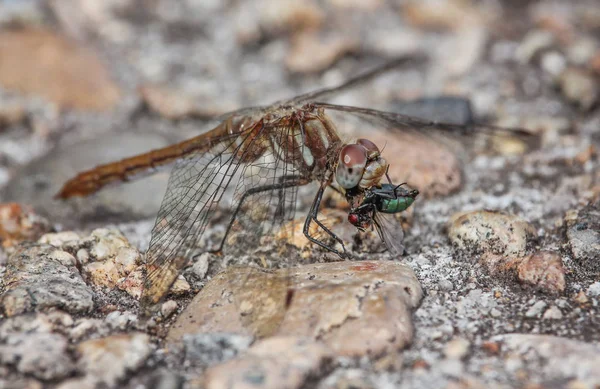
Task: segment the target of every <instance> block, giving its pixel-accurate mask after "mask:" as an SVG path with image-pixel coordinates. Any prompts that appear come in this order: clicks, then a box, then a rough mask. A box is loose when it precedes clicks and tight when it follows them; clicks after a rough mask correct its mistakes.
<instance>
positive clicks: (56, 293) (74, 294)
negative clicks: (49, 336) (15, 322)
mask: <svg viewBox="0 0 600 389" xmlns="http://www.w3.org/2000/svg"><path fill="white" fill-rule="evenodd" d="M56 257H57V256H56V248H55V247H53V246H49V245H36V244H30V245H25V246H22V247H20V248H19V249H18V250H17V251H16V252H15V253H14V254H13V255H11V256H10V257H9V259H8V263H7V271H6V273H5V274H4V277H3V278H4V282H5V284H6V285H8V287H7V290H6V292H5V293H4V294H3V295H2V303H3V305H4V310H5V312H6V314H7V315H8V316H13V315H17V314H21V313H24V312H27V311H32V310H41V309H48V308H52V307H56V308H60V309H63V310H65V311H67V312H70V313H84V312H89V311H90V310H91V309H92V308H93V305H94V304H93V300H92V298H93V292H92V290H91V289H90V288H89V287H88V286H87V285H86V284H85V282H84V281H83V279H82V278H81V275H80V274H79V272H78V270H77V268H76V267H75V266H65V265H64V264H63V263H62V262H61V261H60V260H57V259H56Z"/></svg>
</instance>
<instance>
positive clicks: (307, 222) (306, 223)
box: [303, 183, 347, 258]
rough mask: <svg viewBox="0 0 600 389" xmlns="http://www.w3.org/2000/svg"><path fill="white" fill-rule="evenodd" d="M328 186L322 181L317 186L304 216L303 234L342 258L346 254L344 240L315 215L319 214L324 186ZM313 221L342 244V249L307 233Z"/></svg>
mask: <svg viewBox="0 0 600 389" xmlns="http://www.w3.org/2000/svg"><path fill="white" fill-rule="evenodd" d="M327 186H328V184H327V183H322V184H321V186H320V187H319V191H318V192H317V195H316V196H315V199H314V201H313V204H312V206H311V207H310V211H309V213H308V215H307V216H306V220H305V221H304V229H303V232H304V236H306V238H307V239H308V240H310V241H311V242H313V243H315V244H317V245H319V246H321V247H323V248H324V249H326V250H329V251H331V252H333V253H336V254H337V255H339V256H340V257H342V258H344V257H346V256H347V253H346V246H344V242H343V241H342V240H341V239H340V238H339V237H338V236H337V235H336V234H334V233H333V232H331V230H329V228H327V227H326V226H325V225H324V224H323V223H321V222H320V221H319V220H318V219H317V215H318V214H319V206H320V205H321V200H322V199H323V192H324V191H325V188H326V187H327ZM313 221H314V222H315V223H316V224H317V225H318V226H319V227H321V228H322V229H323V231H325V232H326V233H327V234H328V235H329V236H331V237H332V238H333V239H335V240H336V241H337V242H338V243H339V244H341V245H342V249H343V252H341V251H339V250H336V249H335V248H333V247H331V246H329V245H327V244H325V243H324V242H322V241H320V240H318V239H316V238H314V237H312V236H311V235H310V233H309V228H310V223H311V222H313Z"/></svg>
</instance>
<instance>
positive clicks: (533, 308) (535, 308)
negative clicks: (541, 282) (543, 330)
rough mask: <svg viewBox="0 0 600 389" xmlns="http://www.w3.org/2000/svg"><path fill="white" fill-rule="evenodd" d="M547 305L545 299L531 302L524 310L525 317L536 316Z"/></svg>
mask: <svg viewBox="0 0 600 389" xmlns="http://www.w3.org/2000/svg"><path fill="white" fill-rule="evenodd" d="M547 306H548V304H546V302H545V301H541V300H540V301H538V302H536V303H535V304H533V305H532V306H531V307H530V308H529V309H528V310H527V312H525V317H529V318H532V317H537V316H539V315H540V314H541V313H542V311H543V310H544V309H545V308H546V307H547Z"/></svg>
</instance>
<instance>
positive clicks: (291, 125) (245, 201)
mask: <svg viewBox="0 0 600 389" xmlns="http://www.w3.org/2000/svg"><path fill="white" fill-rule="evenodd" d="M422 61H423V59H422V58H421V57H406V58H400V59H398V60H395V61H392V62H389V63H387V64H386V65H384V66H381V67H379V68H376V69H374V70H372V71H370V72H367V73H365V74H363V75H361V76H359V77H356V78H353V79H350V80H349V81H347V82H345V83H344V84H342V85H340V86H337V87H334V88H329V89H324V90H320V91H317V92H312V93H307V94H304V95H301V96H298V97H295V98H293V99H291V100H287V101H283V102H278V103H275V104H273V105H271V106H268V107H254V108H246V109H241V110H238V111H234V112H231V113H229V114H225V115H223V116H222V117H221V119H222V120H221V121H220V123H219V124H218V125H217V126H216V127H214V128H213V129H212V130H210V131H208V132H206V133H204V134H202V135H199V136H197V137H195V138H192V139H189V140H186V141H183V142H181V143H178V144H175V145H172V146H169V147H166V148H162V149H158V150H153V151H150V152H147V153H145V154H142V155H138V156H135V157H131V158H127V159H123V160H121V161H118V162H113V163H109V164H106V165H102V166H98V167H96V168H94V169H91V170H89V171H86V172H83V173H80V174H79V175H77V176H76V177H74V178H73V179H71V180H69V181H68V182H67V183H66V184H65V185H64V187H63V188H62V190H61V191H60V192H59V193H58V195H57V197H59V198H63V199H66V198H69V197H73V196H87V195H90V194H92V193H94V192H96V191H98V190H100V189H102V188H103V187H105V186H107V185H109V184H114V183H118V182H122V181H130V180H133V179H135V178H137V177H139V176H141V175H143V174H149V173H152V172H154V171H156V170H157V169H158V168H159V167H161V166H164V165H169V164H174V167H173V169H172V172H171V176H170V179H169V183H168V186H167V189H166V193H165V195H164V199H163V201H162V204H161V207H160V210H159V212H158V216H157V218H156V223H155V225H154V228H153V230H152V237H151V241H150V246H149V248H148V251H147V253H146V262H147V276H146V280H145V283H144V291H143V294H142V298H141V305H142V309H143V310H146V309H147V308H149V307H151V306H153V305H155V304H156V303H158V302H159V301H160V300H161V298H162V297H163V296H164V295H165V294H166V293H167V292H168V290H169V288H170V286H171V285H172V284H173V282H174V281H175V279H176V278H177V277H178V275H179V273H180V272H181V270H182V269H183V268H184V267H185V266H186V264H187V263H188V261H189V260H190V257H192V253H193V252H194V250H195V248H196V247H197V244H198V242H199V241H200V240H201V239H202V238H203V234H204V233H205V231H206V229H207V226H209V225H211V224H214V223H215V222H217V221H221V220H220V219H222V213H219V212H218V210H217V208H218V206H219V204H220V203H224V202H225V200H224V199H228V201H229V202H230V203H231V206H230V210H231V212H230V215H229V217H228V220H227V221H226V223H225V225H226V228H225V233H224V234H223V237H222V239H221V240H220V243H219V244H217V245H216V247H213V248H211V249H210V250H209V249H207V250H206V251H221V249H223V246H224V245H225V243H226V242H227V238H228V235H231V234H234V233H238V232H240V231H244V233H246V234H250V235H251V236H252V238H251V239H247V240H246V241H247V242H248V243H249V242H250V241H254V242H257V241H258V239H257V238H259V237H261V236H264V235H265V234H270V233H271V234H272V233H273V232H275V231H278V229H279V228H281V226H282V225H283V224H284V223H286V222H288V221H290V220H293V218H294V212H295V207H296V200H297V194H298V188H299V187H300V186H303V185H307V184H309V183H312V182H316V183H317V184H318V189H317V192H316V194H315V196H314V200H313V202H312V205H311V206H310V209H309V211H308V215H307V216H306V219H305V222H304V225H303V233H304V235H305V236H306V238H307V239H308V240H309V241H311V242H313V243H314V244H316V245H318V246H320V247H322V248H324V249H325V250H328V251H331V252H333V253H335V254H337V255H339V256H341V257H345V256H348V251H347V250H346V246H345V245H344V242H343V241H342V239H340V238H339V237H338V236H337V235H336V234H334V233H333V232H332V231H331V230H330V229H329V228H328V227H327V226H326V225H325V224H324V223H322V221H321V220H320V219H319V208H320V205H321V201H322V199H323V193H324V191H325V190H326V189H327V188H329V187H333V188H334V189H336V190H337V191H338V192H340V193H342V194H343V195H344V196H345V198H346V199H347V201H348V203H349V204H350V207H351V209H364V206H365V204H363V202H364V201H365V194H368V195H369V199H370V200H369V202H371V203H375V201H374V200H373V199H374V198H375V200H377V196H381V193H387V194H389V193H392V194H393V193H395V191H394V190H388V191H387V192H386V191H385V190H379V191H377V190H376V188H380V187H382V181H384V180H386V176H387V169H388V167H389V166H388V163H387V162H386V160H385V159H384V158H383V157H382V156H381V152H380V149H379V148H378V147H377V146H376V145H375V144H374V143H373V142H371V141H369V140H367V139H358V140H356V141H354V142H350V143H345V142H344V141H343V140H342V138H341V136H340V134H339V133H338V130H337V128H336V124H335V123H334V121H333V120H332V119H331V117H330V114H331V113H334V112H338V113H343V114H344V115H353V116H356V117H358V118H361V119H363V120H367V121H369V122H370V123H376V124H380V125H381V126H383V127H386V128H393V129H395V130H399V131H413V132H417V133H424V134H430V133H447V134H459V135H468V134H470V133H472V131H473V129H474V127H468V126H460V125H454V124H445V123H436V122H432V121H427V120H422V119H418V118H415V117H410V116H405V115H401V114H397V113H391V112H384V111H378V110H374V109H367V108H357V107H350V106H343V105H334V104H328V103H324V102H322V101H324V100H326V99H327V98H330V97H332V96H333V95H336V94H338V93H340V92H342V91H344V90H347V89H349V88H351V87H354V86H356V85H357V84H360V83H363V82H365V81H367V80H370V79H372V78H373V77H375V76H377V75H379V74H381V73H383V72H386V71H389V70H390V69H392V68H396V67H400V66H406V65H409V66H410V65H414V64H416V63H421V62H422ZM476 128H477V130H481V129H487V130H491V132H499V131H503V132H505V131H509V132H515V133H517V134H525V135H526V133H523V131H521V130H506V129H500V128H495V127H492V126H477V127H476ZM388 181H389V180H388ZM383 185H387V186H388V187H390V188H391V187H392V186H391V185H392V183H391V182H388V183H386V184H383ZM374 196H375V197H374ZM361 207H362V208H361ZM370 209H374V208H373V207H371V208H370ZM356 214H357V212H354V213H352V212H351V215H352V216H351V219H352V218H356ZM371 215H372V216H371ZM360 216H361V225H372V224H373V223H375V224H377V220H365V218H367V219H369V218H371V217H375V214H374V213H366V212H363V213H360ZM350 222H351V223H353V224H356V223H355V222H352V220H350ZM313 223H314V224H316V228H317V229H318V230H319V231H320V232H321V234H322V235H323V236H325V237H327V239H326V240H325V239H321V238H319V237H318V236H315V235H314V234H313V233H311V231H312V230H313V229H314V228H315V226H314V225H313ZM386 228H394V227H386ZM395 228H396V229H399V231H400V232H401V231H402V229H401V226H400V225H397V226H396V227H395ZM380 236H381V237H382V238H383V239H384V240H385V242H384V243H385V245H386V246H387V247H388V248H389V249H390V250H392V251H394V252H399V253H400V254H401V253H402V250H403V246H402V242H401V236H402V235H401V234H398V233H396V234H394V233H393V232H392V233H390V231H387V232H386V231H383V233H381V231H380ZM394 236H396V237H397V238H394ZM386 237H387V239H386ZM330 242H333V244H331V243H330Z"/></svg>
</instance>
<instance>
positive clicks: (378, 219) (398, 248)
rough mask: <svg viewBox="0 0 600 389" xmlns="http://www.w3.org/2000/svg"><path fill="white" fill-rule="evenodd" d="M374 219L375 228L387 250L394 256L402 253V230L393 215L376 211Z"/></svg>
mask: <svg viewBox="0 0 600 389" xmlns="http://www.w3.org/2000/svg"><path fill="white" fill-rule="evenodd" d="M374 221H375V228H377V232H378V233H379V236H380V237H381V240H382V241H383V243H385V246H386V247H387V249H388V250H389V252H390V253H391V254H392V255H394V256H401V255H402V254H404V243H403V242H404V231H403V230H402V225H401V224H400V222H399V221H398V220H397V219H396V218H395V217H394V215H393V214H391V213H383V212H376V213H375V219H374Z"/></svg>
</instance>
